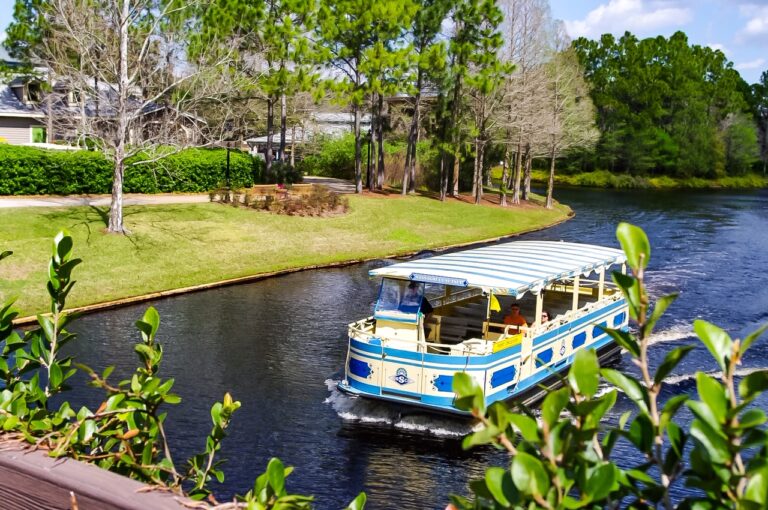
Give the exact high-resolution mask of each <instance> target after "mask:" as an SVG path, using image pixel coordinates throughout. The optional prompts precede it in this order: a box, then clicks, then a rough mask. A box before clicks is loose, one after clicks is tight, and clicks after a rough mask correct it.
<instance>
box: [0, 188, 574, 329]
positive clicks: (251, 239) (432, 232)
mask: <svg viewBox="0 0 768 510" xmlns="http://www.w3.org/2000/svg"><path fill="white" fill-rule="evenodd" d="M349 202H350V210H349V212H348V213H347V214H346V215H344V216H337V217H328V218H301V217H291V216H279V215H273V214H269V213H263V212H258V211H253V210H247V209H238V208H234V207H231V206H225V205H220V204H183V205H152V206H131V207H126V209H125V223H126V226H127V227H128V228H129V229H130V230H131V231H132V235H131V236H129V237H124V236H117V235H107V234H104V233H103V230H104V228H105V225H106V223H105V221H106V214H107V210H108V209H107V208H106V207H98V208H97V207H69V208H55V209H54V208H48V207H30V208H20V209H0V251H4V250H12V251H13V252H14V254H13V255H12V256H11V257H9V258H7V259H5V260H3V261H2V262H0V302H2V301H4V300H5V299H6V298H7V297H9V296H11V295H18V296H19V299H18V301H17V308H18V309H19V310H20V311H21V315H22V316H23V315H31V314H34V313H38V312H41V311H47V307H48V305H47V300H46V292H45V283H44V282H45V275H46V272H47V260H48V257H49V256H50V247H51V240H52V238H53V236H54V235H55V234H56V233H57V232H58V231H59V230H60V229H67V230H69V232H70V233H71V234H72V235H73V237H74V239H75V248H74V252H75V256H76V257H79V258H81V259H83V264H81V265H80V266H78V267H77V268H76V269H75V273H74V274H75V279H76V280H77V285H76V286H75V289H74V290H73V291H72V294H70V297H69V300H68V306H69V307H73V306H82V305H86V304H93V303H99V302H104V301H109V300H113V299H118V298H124V297H129V296H136V295H141V294H146V293H150V292H156V291H161V290H169V289H175V288H180V287H186V286H191V285H197V284H202V283H210V282H216V281H220V280H224V279H228V278H236V277H240V276H247V275H254V274H258V273H264V272H269V271H276V270H280V269H286V268H295V267H301V266H307V265H314V264H324V263H330V262H338V261H344V260H354V259H360V258H376V257H384V256H388V255H395V254H398V253H405V252H410V251H415V250H420V249H424V248H435V247H441V246H448V245H452V244H459V243H466V242H471V241H479V240H482V239H488V238H492V237H499V236H504V235H509V234H513V233H516V232H521V231H525V230H530V229H534V228H538V227H543V226H546V225H549V224H551V223H554V222H557V221H560V220H562V219H564V218H565V217H566V216H567V215H568V213H569V212H570V209H568V208H567V207H565V206H561V205H558V206H557V207H556V208H555V209H553V210H551V211H548V210H546V209H544V208H542V207H538V206H533V205H527V206H523V207H515V208H512V207H510V208H506V209H503V208H500V207H494V206H475V205H471V204H466V203H462V202H459V201H449V202H446V203H440V202H439V201H437V200H433V199H429V198H425V197H407V198H390V197H378V196H372V197H371V196H368V197H366V196H362V197H361V196H350V197H349Z"/></svg>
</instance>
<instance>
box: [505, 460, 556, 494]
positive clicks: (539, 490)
mask: <svg viewBox="0 0 768 510" xmlns="http://www.w3.org/2000/svg"><path fill="white" fill-rule="evenodd" d="M511 471H512V480H513V482H514V483H515V487H517V489H518V490H519V491H520V492H522V493H523V494H533V495H536V496H543V495H545V494H546V493H547V491H548V490H549V486H550V481H549V475H548V473H547V470H546V469H545V468H544V465H543V464H542V463H541V461H540V460H539V459H537V458H536V457H534V456H532V455H530V454H527V453H525V452H518V453H517V455H515V456H514V457H513V458H512V469H511Z"/></svg>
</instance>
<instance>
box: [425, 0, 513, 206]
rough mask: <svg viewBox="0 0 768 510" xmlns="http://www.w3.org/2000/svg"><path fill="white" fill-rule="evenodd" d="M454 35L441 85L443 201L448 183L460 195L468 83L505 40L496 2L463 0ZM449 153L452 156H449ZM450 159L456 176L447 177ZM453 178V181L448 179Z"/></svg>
mask: <svg viewBox="0 0 768 510" xmlns="http://www.w3.org/2000/svg"><path fill="white" fill-rule="evenodd" d="M451 20H452V22H453V34H452V35H451V38H450V41H449V44H448V59H449V64H448V66H447V71H446V73H445V75H444V76H443V79H442V80H441V83H440V84H439V87H440V88H441V89H442V90H441V91H440V96H441V98H440V99H439V103H440V105H441V108H440V113H439V114H440V116H441V121H440V124H441V133H440V137H441V138H442V140H441V145H442V146H441V158H440V173H441V190H440V199H441V200H444V199H445V196H446V194H447V193H448V185H449V181H450V182H452V183H453V186H452V187H451V194H452V195H458V194H459V170H460V167H461V156H462V147H463V142H464V139H465V138H466V135H467V132H466V129H465V128H463V122H462V120H463V117H464V115H465V114H466V112H467V108H466V105H465V101H466V97H465V96H466V87H467V82H468V81H469V82H471V81H472V80H480V79H482V78H480V75H481V74H482V73H483V72H484V71H485V66H488V65H489V64H491V67H493V64H492V62H495V60H496V59H497V58H498V57H497V54H498V50H499V48H500V47H501V44H502V40H501V37H500V36H499V32H498V28H499V25H500V24H501V22H502V20H503V15H502V13H501V11H500V10H499V8H498V6H497V5H496V2H495V0H460V1H458V2H455V3H454V7H453V11H452V12H451ZM449 151H450V153H451V154H449ZM449 157H451V159H452V163H453V165H452V166H453V172H452V174H449V173H448V162H449ZM449 175H451V177H452V178H449Z"/></svg>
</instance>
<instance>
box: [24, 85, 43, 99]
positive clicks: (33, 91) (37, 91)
mask: <svg viewBox="0 0 768 510" xmlns="http://www.w3.org/2000/svg"><path fill="white" fill-rule="evenodd" d="M41 97H42V89H41V88H40V84H39V83H29V84H27V101H28V102H30V103H39V102H40V98H41Z"/></svg>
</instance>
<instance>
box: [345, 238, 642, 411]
mask: <svg viewBox="0 0 768 510" xmlns="http://www.w3.org/2000/svg"><path fill="white" fill-rule="evenodd" d="M614 265H616V266H618V267H620V271H621V272H622V273H626V270H627V266H626V257H625V255H624V253H623V252H622V251H621V250H619V249H615V248H609V247H603V246H595V245H589V244H581V243H569V242H558V241H513V242H507V243H501V244H496V245H491V246H485V247H481V248H476V249H470V250H465V251H458V252H454V253H448V254H442V255H437V256H433V257H429V258H423V259H418V260H411V261H407V262H401V263H395V264H392V265H388V266H385V267H381V268H377V269H373V270H371V271H369V275H370V276H371V277H376V278H381V284H380V287H379V293H378V298H377V300H376V303H375V306H374V310H373V315H372V316H370V317H367V318H364V319H361V320H358V321H356V322H353V323H352V324H349V328H348V331H349V341H348V344H347V355H346V362H345V369H344V379H343V380H341V381H340V382H339V383H338V388H339V389H340V390H341V391H343V392H345V393H347V394H349V395H353V396H359V397H367V398H372V399H380V400H385V401H390V402H394V403H397V404H404V405H407V406H416V407H419V408H423V409H426V410H430V411H437V412H446V413H455V414H466V412H464V411H461V410H459V409H457V408H456V407H455V405H454V402H455V399H456V395H455V394H454V392H453V390H452V383H453V376H454V374H455V373H457V372H466V373H467V374H469V375H470V376H471V377H473V378H474V379H475V380H476V381H477V383H478V384H479V385H480V386H481V387H482V388H483V390H484V396H485V401H486V404H487V405H490V404H491V403H493V402H496V401H503V400H509V399H514V400H516V401H520V402H524V403H526V404H530V403H532V402H534V401H536V400H538V399H540V398H542V397H543V396H544V395H545V394H546V392H547V391H548V389H549V388H552V387H554V386H555V385H556V384H557V383H558V381H559V380H560V379H561V377H562V373H563V372H565V371H566V370H567V369H568V367H569V366H570V365H571V363H572V362H573V359H574V355H575V353H576V352H577V351H579V350H580V349H595V350H596V351H597V353H598V356H599V358H600V360H601V362H604V361H605V360H607V359H609V358H611V357H614V356H617V355H619V354H620V352H621V349H620V347H619V346H618V345H617V344H616V343H615V342H614V341H613V339H612V338H611V337H610V335H608V334H607V333H606V332H605V329H606V328H614V329H622V330H626V329H627V324H628V307H627V302H626V300H625V299H624V297H623V295H622V293H621V291H620V289H619V288H617V286H616V285H615V284H614V283H613V282H612V281H610V279H606V272H607V271H608V270H609V268H610V267H611V266H614ZM618 267H617V268H618ZM513 305H517V306H518V307H519V309H520V313H519V315H522V316H523V317H524V318H526V319H527V320H526V324H527V325H525V326H524V325H521V324H518V323H519V322H520V321H519V320H515V319H513V318H512V314H509V315H506V313H507V312H508V311H509V310H511V308H512V306H513ZM545 312H547V313H548V320H545V319H543V318H542V315H543V314H544V313H545Z"/></svg>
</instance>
